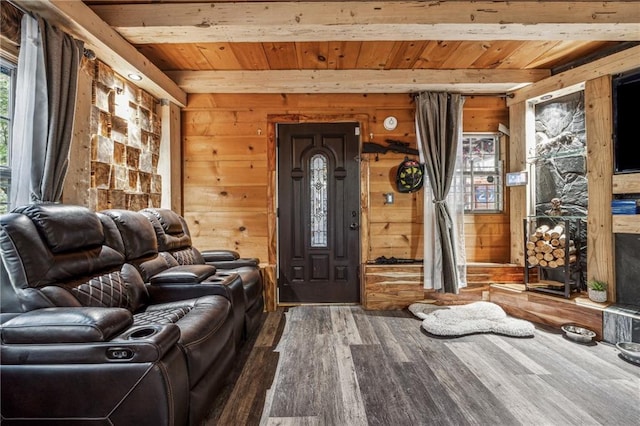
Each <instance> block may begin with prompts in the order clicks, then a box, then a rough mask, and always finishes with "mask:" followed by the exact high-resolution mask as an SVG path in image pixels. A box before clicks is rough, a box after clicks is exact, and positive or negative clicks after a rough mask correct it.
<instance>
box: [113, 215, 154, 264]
mask: <svg viewBox="0 0 640 426" xmlns="http://www.w3.org/2000/svg"><path fill="white" fill-rule="evenodd" d="M100 213H102V214H104V215H106V216H109V217H110V218H111V219H112V220H113V222H114V223H115V224H116V227H117V228H118V231H120V235H121V237H122V244H123V246H124V251H125V252H124V255H125V257H126V258H127V260H134V259H141V258H145V257H149V256H153V255H157V254H158V241H157V239H156V233H155V231H154V230H153V225H151V223H150V222H149V220H148V219H147V218H146V217H144V215H142V214H141V213H138V212H134V211H131V210H121V209H111V210H103V211H102V212H100ZM114 248H115V247H114Z"/></svg>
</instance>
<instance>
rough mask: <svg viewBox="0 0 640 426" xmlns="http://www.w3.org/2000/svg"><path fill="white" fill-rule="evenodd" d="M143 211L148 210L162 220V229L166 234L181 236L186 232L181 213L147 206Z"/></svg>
mask: <svg viewBox="0 0 640 426" xmlns="http://www.w3.org/2000/svg"><path fill="white" fill-rule="evenodd" d="M142 212H147V213H150V214H151V215H153V216H155V217H156V218H157V219H158V221H159V222H160V225H161V226H162V230H163V231H164V232H165V233H166V234H169V235H177V236H180V235H182V234H184V233H185V232H184V229H183V227H182V221H181V220H180V215H178V214H177V213H176V212H174V211H173V210H169V209H156V208H147V209H144V210H142Z"/></svg>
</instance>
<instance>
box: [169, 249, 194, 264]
mask: <svg viewBox="0 0 640 426" xmlns="http://www.w3.org/2000/svg"><path fill="white" fill-rule="evenodd" d="M171 254H172V255H173V257H174V258H175V259H176V260H177V261H178V263H179V264H180V265H197V264H200V263H201V262H198V259H196V255H195V253H194V252H193V249H191V248H188V249H185V250H177V251H174V252H173V253H171Z"/></svg>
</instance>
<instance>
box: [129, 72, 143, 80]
mask: <svg viewBox="0 0 640 426" xmlns="http://www.w3.org/2000/svg"><path fill="white" fill-rule="evenodd" d="M129 78H130V79H131V80H134V81H140V80H142V76H141V75H140V74H134V73H131V74H129Z"/></svg>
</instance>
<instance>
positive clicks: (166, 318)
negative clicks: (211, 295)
mask: <svg viewBox="0 0 640 426" xmlns="http://www.w3.org/2000/svg"><path fill="white" fill-rule="evenodd" d="M191 309H192V308H191V307H190V306H180V307H177V308H170V309H164V310H157V311H145V312H141V313H139V314H135V315H134V316H133V324H134V325H153V324H171V323H177V322H178V320H179V319H180V318H182V317H184V316H185V315H187V314H188V313H189V312H190V311H191Z"/></svg>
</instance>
